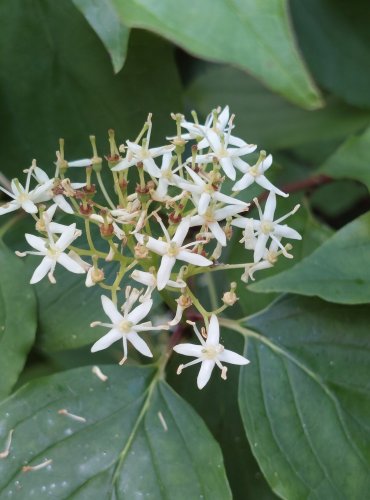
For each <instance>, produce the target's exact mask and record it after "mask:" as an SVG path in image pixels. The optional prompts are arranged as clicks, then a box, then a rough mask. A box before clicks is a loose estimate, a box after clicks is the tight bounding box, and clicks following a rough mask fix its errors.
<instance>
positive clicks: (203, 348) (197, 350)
mask: <svg viewBox="0 0 370 500" xmlns="http://www.w3.org/2000/svg"><path fill="white" fill-rule="evenodd" d="M193 326H194V331H195V333H196V335H197V337H198V338H199V340H200V345H198V344H178V345H176V346H175V347H174V348H173V350H174V351H176V352H177V353H178V354H183V355H185V356H193V357H195V358H197V359H195V360H194V361H190V362H189V363H186V364H185V365H180V366H179V368H178V370H177V373H178V374H180V373H181V371H182V370H183V369H184V368H186V367H187V366H191V365H195V364H197V363H202V365H201V367H200V370H199V374H198V378H197V385H198V388H199V389H203V387H204V386H205V385H206V384H207V382H208V381H209V379H210V377H211V374H212V370H213V368H214V367H215V365H217V366H218V367H219V368H220V370H221V377H222V378H223V379H226V372H227V367H226V366H223V364H222V363H231V364H234V365H246V364H248V363H249V360H248V359H247V358H245V357H244V356H241V355H240V354H237V353H235V352H233V351H229V350H228V349H225V348H224V346H223V345H221V344H220V343H219V340H220V326H219V324H218V319H217V316H216V315H215V314H212V316H211V319H210V322H209V327H208V330H207V339H206V340H204V339H203V337H202V335H201V334H200V332H199V330H198V329H197V327H196V326H195V325H193Z"/></svg>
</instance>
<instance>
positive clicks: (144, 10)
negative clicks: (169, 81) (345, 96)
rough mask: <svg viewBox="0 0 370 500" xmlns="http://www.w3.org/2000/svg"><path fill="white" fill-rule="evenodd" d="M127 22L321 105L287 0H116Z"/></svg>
mask: <svg viewBox="0 0 370 500" xmlns="http://www.w3.org/2000/svg"><path fill="white" fill-rule="evenodd" d="M112 1H113V3H114V5H115V6H116V7H117V11H118V13H119V14H120V16H121V18H122V20H123V22H124V23H125V24H127V25H128V26H133V27H142V28H146V29H149V30H152V31H155V32H156V33H159V34H161V35H163V36H164V37H166V38H168V39H170V40H172V41H174V42H175V43H177V44H179V45H180V46H182V47H183V48H184V49H186V50H188V51H189V52H191V53H193V54H196V55H198V56H201V57H203V58H205V59H209V60H214V61H220V62H226V63H231V64H234V65H236V66H237V67H239V68H241V69H244V70H247V71H249V72H251V73H252V74H253V75H254V76H255V77H257V78H259V79H261V80H262V81H263V82H264V83H265V84H266V85H267V86H268V87H269V88H271V89H273V90H274V91H276V92H278V93H280V94H281V95H283V96H284V97H286V98H287V99H288V100H291V101H292V102H295V103H296V104H298V105H300V106H303V107H305V108H308V109H314V108H317V107H319V106H320V105H321V100H320V96H319V94H318V91H317V89H316V88H315V86H314V84H313V82H312V80H311V78H310V76H309V74H308V72H307V70H306V68H305V66H304V63H303V62H302V59H301V57H300V55H299V53H298V51H297V48H296V45H295V41H294V37H293V35H292V31H291V26H290V22H289V16H288V12H287V2H286V1H285V0H272V1H270V2H269V3H268V5H267V4H264V3H263V2H260V1H259V0H247V1H245V0H244V1H243V0H219V1H217V2H214V1H213V0H203V2H199V1H198V0H178V1H177V2H176V8H174V5H173V2H172V1H171V0H162V1H161V2H153V1H152V0H112Z"/></svg>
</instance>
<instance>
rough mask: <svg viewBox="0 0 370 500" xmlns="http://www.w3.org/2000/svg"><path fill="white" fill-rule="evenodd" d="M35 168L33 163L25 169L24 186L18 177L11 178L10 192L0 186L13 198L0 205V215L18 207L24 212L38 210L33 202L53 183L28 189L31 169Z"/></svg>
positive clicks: (33, 212) (36, 201) (35, 211)
mask: <svg viewBox="0 0 370 500" xmlns="http://www.w3.org/2000/svg"><path fill="white" fill-rule="evenodd" d="M34 168H35V166H34V164H33V165H32V166H31V167H30V168H29V169H28V171H27V180H26V185H25V187H23V186H22V184H21V183H20V182H19V180H18V179H13V180H12V182H11V192H10V191H8V190H7V189H4V188H3V187H1V186H0V190H1V191H3V193H5V194H6V195H8V196H9V198H13V200H12V201H10V202H8V203H5V204H4V205H2V206H1V207H0V215H3V214H7V213H9V212H13V211H14V210H18V208H23V210H24V211H25V212H28V213H29V214H35V213H37V212H38V208H37V206H36V205H35V203H38V202H39V201H40V197H41V195H42V194H43V193H44V192H45V191H47V190H49V189H50V188H51V186H52V184H53V181H52V180H51V181H49V182H48V183H46V184H44V185H42V186H37V187H36V188H35V189H34V190H32V191H30V182H31V175H32V171H33V169H34Z"/></svg>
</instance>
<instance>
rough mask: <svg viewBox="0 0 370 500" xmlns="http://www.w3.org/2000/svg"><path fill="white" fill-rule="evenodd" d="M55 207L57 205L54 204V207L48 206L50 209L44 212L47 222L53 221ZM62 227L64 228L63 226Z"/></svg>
mask: <svg viewBox="0 0 370 500" xmlns="http://www.w3.org/2000/svg"><path fill="white" fill-rule="evenodd" d="M57 206H58V205H57V204H56V203H54V205H51V206H50V207H49V208H48V209H47V210H46V212H45V215H46V216H47V218H48V221H49V222H50V221H51V220H52V219H53V217H54V214H55V211H56V209H57ZM45 215H44V216H45ZM64 227H65V226H64Z"/></svg>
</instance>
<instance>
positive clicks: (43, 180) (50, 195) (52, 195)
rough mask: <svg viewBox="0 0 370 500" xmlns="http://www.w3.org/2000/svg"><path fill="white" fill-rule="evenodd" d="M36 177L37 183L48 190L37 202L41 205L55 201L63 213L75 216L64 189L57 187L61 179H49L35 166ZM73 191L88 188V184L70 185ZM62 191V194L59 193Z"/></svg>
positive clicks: (44, 191)
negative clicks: (64, 194) (65, 196)
mask: <svg viewBox="0 0 370 500" xmlns="http://www.w3.org/2000/svg"><path fill="white" fill-rule="evenodd" d="M34 177H35V178H36V180H37V182H38V183H39V185H40V187H42V186H45V187H46V188H45V189H44V190H43V191H42V193H40V194H39V195H38V197H37V202H39V203H41V202H44V201H49V200H53V201H54V203H56V205H57V206H58V207H59V208H60V209H61V210H63V212H66V213H67V214H73V208H72V207H71V205H70V204H69V203H68V202H67V200H66V199H65V198H64V196H63V194H62V193H63V188H61V189H58V187H56V186H55V184H57V183H58V182H59V179H54V178H53V179H49V176H48V175H47V173H46V172H44V170H42V169H41V168H40V167H37V166H35V168H34ZM70 186H71V188H72V189H81V188H82V187H84V186H86V182H74V183H71V184H70ZM58 191H60V192H58Z"/></svg>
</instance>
